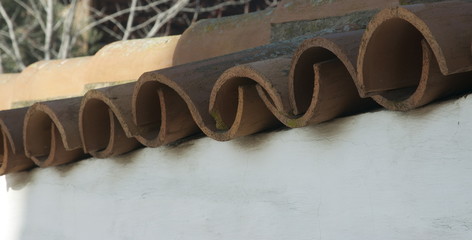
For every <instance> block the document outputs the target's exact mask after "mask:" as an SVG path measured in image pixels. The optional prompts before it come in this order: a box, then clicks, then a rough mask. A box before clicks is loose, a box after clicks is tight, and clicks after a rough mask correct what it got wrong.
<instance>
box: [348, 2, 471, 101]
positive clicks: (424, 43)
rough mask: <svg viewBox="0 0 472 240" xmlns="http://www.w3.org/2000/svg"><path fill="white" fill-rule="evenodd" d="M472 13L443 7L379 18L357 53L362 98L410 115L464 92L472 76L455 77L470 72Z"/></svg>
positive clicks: (458, 5) (389, 12)
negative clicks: (435, 102)
mask: <svg viewBox="0 0 472 240" xmlns="http://www.w3.org/2000/svg"><path fill="white" fill-rule="evenodd" d="M471 12H472V4H470V3H466V2H441V3H434V4H417V5H411V6H406V7H398V8H390V9H385V10H383V11H381V12H380V13H379V14H377V15H376V16H375V17H374V18H373V19H372V20H371V22H370V23H369V25H368V27H367V30H366V32H365V34H364V36H363V40H362V42H361V45H360V50H359V59H358V62H357V69H358V79H357V80H358V81H356V83H357V86H358V89H359V93H360V94H361V96H372V95H378V96H377V97H374V100H376V101H378V102H379V103H381V104H382V105H383V106H385V107H387V108H390V109H395V110H408V109H411V108H415V107H418V106H421V105H424V104H426V103H428V102H430V101H432V100H434V99H436V98H438V97H441V96H444V95H448V94H450V93H451V92H456V91H458V90H463V89H464V88H463V87H465V86H468V85H469V84H468V83H467V79H469V80H470V77H471V75H470V74H458V75H454V74H455V73H463V72H467V71H471V70H472V55H471V54H470V53H469V51H468V49H469V47H470V41H471V39H472V27H471V23H472V14H470V13H471ZM385 56H389V57H385ZM438 68H439V69H438ZM439 70H440V71H439ZM452 79H454V80H452ZM438 84H440V85H438ZM418 86H419V87H418ZM426 91H427V92H426Z"/></svg>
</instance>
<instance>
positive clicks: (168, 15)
mask: <svg viewBox="0 0 472 240" xmlns="http://www.w3.org/2000/svg"><path fill="white" fill-rule="evenodd" d="M188 2H189V0H178V1H177V3H175V4H174V5H173V6H172V7H171V8H169V9H168V10H167V11H165V12H164V13H162V14H159V15H157V16H158V18H157V19H156V22H155V23H154V26H153V27H152V28H151V30H150V31H149V32H148V34H147V35H146V37H153V36H155V35H156V33H157V31H159V29H161V27H162V26H163V25H164V24H166V23H167V22H168V21H169V20H170V19H172V18H173V17H175V15H177V14H178V13H179V12H180V11H182V9H183V8H184V7H185V6H187V4H188ZM161 16H162V17H161Z"/></svg>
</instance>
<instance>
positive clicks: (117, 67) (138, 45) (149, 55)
mask: <svg viewBox="0 0 472 240" xmlns="http://www.w3.org/2000/svg"><path fill="white" fill-rule="evenodd" d="M179 38H180V36H169V37H159V38H148V39H135V40H127V41H118V42H114V43H111V44H108V45H106V46H104V47H103V48H102V49H100V50H99V51H98V52H97V53H96V54H95V55H94V56H92V59H91V60H90V64H89V65H88V66H87V74H86V76H85V82H86V83H87V84H88V86H87V88H88V89H92V88H97V87H100V86H102V87H103V85H105V86H106V85H107V84H110V83H120V82H121V83H123V82H129V81H136V80H137V79H138V78H139V76H140V75H141V74H142V73H143V72H147V71H151V70H156V69H162V68H167V67H170V66H172V58H173V55H174V50H175V47H176V45H177V42H178V40H179Z"/></svg>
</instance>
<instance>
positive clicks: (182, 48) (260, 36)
mask: <svg viewBox="0 0 472 240" xmlns="http://www.w3.org/2000/svg"><path fill="white" fill-rule="evenodd" d="M273 12H274V10H273V9H270V8H269V9H267V10H264V11H259V12H254V13H249V14H244V15H238V16H231V17H226V18H221V19H207V20H202V21H199V22H197V23H196V24H194V25H192V26H191V27H190V28H188V29H187V30H186V31H185V32H184V33H183V34H182V37H181V40H180V41H179V43H178V44H177V49H176V51H175V55H174V65H180V64H184V63H189V62H194V61H198V60H202V59H207V58H211V57H217V56H222V55H225V54H229V53H233V52H237V51H242V50H245V49H249V48H254V47H258V46H262V45H264V44H268V43H269V42H270V33H271V26H270V19H271V17H272V14H273Z"/></svg>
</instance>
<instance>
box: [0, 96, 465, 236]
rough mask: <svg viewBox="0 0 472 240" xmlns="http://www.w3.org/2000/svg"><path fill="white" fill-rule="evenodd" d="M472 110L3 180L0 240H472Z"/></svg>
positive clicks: (356, 122)
mask: <svg viewBox="0 0 472 240" xmlns="http://www.w3.org/2000/svg"><path fill="white" fill-rule="evenodd" d="M471 133H472V99H471V98H470V97H469V98H461V99H458V100H452V101H448V102H445V103H441V104H434V105H431V106H429V107H426V108H422V109H420V110H416V111H413V112H409V113H397V112H389V111H379V112H374V113H366V114H362V115H358V116H354V117H348V118H342V119H338V120H335V121H332V122H329V123H325V124H321V125H317V126H310V127H305V128H301V129H292V130H280V131H277V132H271V133H264V134H258V135H255V136H249V137H246V138H242V139H238V140H235V141H231V142H216V141H214V140H211V139H209V138H201V139H197V140H192V141H189V142H186V143H183V144H181V145H179V146H174V147H161V148H156V149H149V148H148V149H142V150H139V151H135V152H133V153H131V154H128V155H125V156H122V157H117V158H114V159H106V160H98V159H90V160H85V161H81V162H79V163H77V164H72V165H69V166H65V167H57V168H47V169H36V170H33V171H31V172H28V173H21V174H10V175H7V176H5V177H1V178H0V224H1V225H0V226H1V228H0V239H7V240H10V239H34V240H37V239H48V240H49V239H58V240H63V239H81V240H82V239H133V240H134V239H166V240H167V239H192V240H193V239H251V240H253V239H297V240H298V239H301V240H304V239H306V240H308V239H326V240H328V239H332V240H348V239H362V240H370V239H372V240H378V239H382V240H388V239H395V240H403V239H412V240H421V239H425V240H426V239H428V240H436V239H467V240H468V239H472V142H471Z"/></svg>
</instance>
